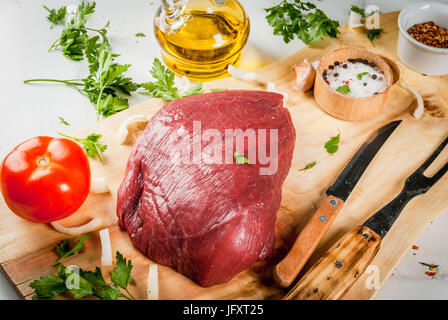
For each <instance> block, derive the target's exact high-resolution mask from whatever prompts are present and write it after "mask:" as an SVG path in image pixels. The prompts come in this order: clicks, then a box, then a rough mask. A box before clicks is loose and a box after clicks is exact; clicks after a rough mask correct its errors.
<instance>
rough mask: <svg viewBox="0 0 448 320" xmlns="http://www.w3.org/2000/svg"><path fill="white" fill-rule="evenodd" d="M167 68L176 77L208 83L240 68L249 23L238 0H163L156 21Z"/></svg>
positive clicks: (156, 28)
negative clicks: (229, 67)
mask: <svg viewBox="0 0 448 320" xmlns="http://www.w3.org/2000/svg"><path fill="white" fill-rule="evenodd" d="M154 27H155V28H154V29H155V34H156V38H157V40H158V41H159V43H160V45H161V46H162V57H163V61H164V62H165V64H166V65H167V66H168V67H169V68H170V69H171V70H172V71H173V72H174V73H176V74H177V75H179V76H184V75H185V76H187V77H188V78H190V79H192V80H200V81H208V80H213V79H217V78H220V77H223V76H226V75H227V66H228V65H229V64H233V65H235V66H236V65H238V63H239V62H240V59H241V50H242V49H243V47H244V46H245V44H246V41H247V37H248V35H249V29H250V27H249V19H248V17H247V16H246V13H245V11H244V8H243V7H242V6H241V4H240V3H239V2H238V1H236V0H162V6H161V7H160V9H159V11H158V12H157V14H156V18H155V26H154Z"/></svg>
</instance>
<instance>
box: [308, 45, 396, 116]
mask: <svg viewBox="0 0 448 320" xmlns="http://www.w3.org/2000/svg"><path fill="white" fill-rule="evenodd" d="M349 59H354V60H358V59H361V60H363V61H364V60H366V62H367V63H369V64H370V63H372V64H373V65H374V66H375V74H376V76H377V77H378V76H382V77H383V79H382V81H381V83H380V82H378V83H375V85H379V86H380V87H376V86H375V85H374V86H373V87H372V88H370V90H371V91H372V92H371V93H373V95H372V94H371V93H369V92H367V93H366V92H362V91H361V90H362V88H360V87H358V85H363V82H359V83H358V81H356V82H355V81H353V82H352V88H351V89H353V90H354V94H353V96H350V95H349V94H347V92H346V91H343V90H338V88H339V86H340V83H338V82H334V83H333V85H332V83H331V82H330V81H328V74H327V77H325V75H324V72H325V71H327V72H328V70H330V66H333V67H334V65H335V62H339V65H341V62H345V61H349ZM356 64H357V65H358V68H362V69H364V67H361V65H362V64H364V63H361V64H358V63H356ZM333 70H334V69H333ZM366 70H367V69H366ZM369 70H370V69H369ZM370 71H372V70H370ZM362 72H368V71H361V72H357V71H353V72H352V75H355V76H357V75H358V74H359V73H362ZM333 75H334V74H333ZM364 76H365V75H364ZM364 76H363V77H362V79H363V78H364ZM369 76H370V77H372V76H373V72H371V74H369ZM351 79H352V80H355V79H353V77H351ZM344 80H345V81H346V80H347V79H344ZM356 80H358V79H356ZM375 80H376V79H375ZM393 81H394V76H393V73H392V69H391V67H390V66H389V64H388V63H387V62H386V61H385V60H384V59H383V58H381V57H380V56H378V55H377V54H374V53H373V52H370V51H368V50H365V49H361V48H356V47H347V48H340V49H336V50H334V51H331V52H329V53H328V54H326V55H325V56H324V57H322V59H321V60H320V63H319V66H318V68H317V70H316V81H315V84H314V98H315V100H316V102H317V104H318V105H319V107H320V108H321V109H322V110H323V111H325V112H326V113H328V114H329V115H331V116H333V117H335V118H338V119H341V120H348V121H361V120H367V119H372V118H374V117H375V116H376V115H378V114H379V113H380V112H381V111H382V110H383V107H384V104H385V102H386V99H387V96H388V93H389V89H390V87H391V86H392V84H393ZM364 82H365V81H364ZM354 83H356V87H354V86H353V84H354ZM350 91H351V90H350Z"/></svg>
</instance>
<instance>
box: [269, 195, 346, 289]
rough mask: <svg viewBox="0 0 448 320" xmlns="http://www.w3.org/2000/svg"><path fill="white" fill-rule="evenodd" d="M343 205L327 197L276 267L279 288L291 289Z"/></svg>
mask: <svg viewBox="0 0 448 320" xmlns="http://www.w3.org/2000/svg"><path fill="white" fill-rule="evenodd" d="M343 205H344V201H342V200H341V199H339V198H336V197H334V196H329V197H327V199H326V200H325V202H324V203H323V204H322V206H321V207H320V208H319V210H317V211H316V213H315V214H314V215H313V217H312V218H311V219H310V221H309V222H308V223H307V225H306V226H305V228H304V229H303V230H302V232H301V233H300V234H299V236H298V237H297V239H296V241H295V242H294V245H293V246H292V248H291V250H290V251H289V253H288V255H287V256H286V257H285V258H284V259H283V260H282V261H280V263H278V264H277V265H276V266H275V269H274V279H275V281H276V282H277V284H278V285H279V286H281V287H289V286H290V285H291V284H292V282H293V281H294V279H295V278H296V277H297V275H298V274H299V272H300V270H302V268H303V266H304V265H305V263H306V262H307V261H308V259H309V257H310V256H311V254H312V253H313V252H314V250H315V249H316V247H317V245H318V244H319V242H320V240H321V239H322V237H323V236H324V235H325V233H326V232H327V230H328V228H329V227H330V225H331V224H332V223H333V221H334V219H335V218H336V215H337V214H338V212H339V211H340V210H341V209H342V207H343Z"/></svg>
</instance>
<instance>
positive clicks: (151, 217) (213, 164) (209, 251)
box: [117, 91, 295, 286]
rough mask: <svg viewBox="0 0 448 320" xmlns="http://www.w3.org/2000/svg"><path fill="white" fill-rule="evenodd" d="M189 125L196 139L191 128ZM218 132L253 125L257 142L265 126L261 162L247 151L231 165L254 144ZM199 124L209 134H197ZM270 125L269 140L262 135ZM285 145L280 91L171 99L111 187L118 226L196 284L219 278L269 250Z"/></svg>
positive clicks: (290, 144)
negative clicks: (120, 179) (119, 179)
mask: <svg viewBox="0 0 448 320" xmlns="http://www.w3.org/2000/svg"><path fill="white" fill-rule="evenodd" d="M198 124H200V127H201V130H202V131H200V132H201V133H202V139H201V135H199V136H198V135H195V134H193V133H194V132H193V131H194V130H195V126H196V129H197V127H198ZM226 129H227V130H229V129H232V130H236V129H241V130H242V131H243V132H249V131H250V130H252V129H253V130H254V131H255V132H256V136H257V139H258V140H257V141H258V144H260V143H259V142H260V136H261V135H262V134H263V132H265V133H266V132H267V134H266V139H265V141H266V147H265V149H266V150H263V151H266V155H270V156H271V160H270V162H269V164H266V159H265V160H263V161H264V162H263V161H258V158H257V160H255V161H254V160H253V158H251V157H249V159H248V160H249V163H245V162H247V161H245V158H244V157H242V158H239V161H238V163H237V161H236V159H237V157H238V156H239V155H241V156H245V157H246V158H248V155H249V154H250V152H251V150H252V151H253V150H254V149H253V148H254V147H253V145H250V144H249V142H248V141H249V139H246V140H245V143H244V144H243V145H241V144H240V145H238V143H237V138H235V136H232V135H230V136H226V135H225V133H226ZM259 129H261V130H259ZM263 129H265V130H264V131H263ZM207 131H208V132H209V133H210V132H211V133H213V136H214V139H212V138H210V136H204V132H207ZM275 131H277V140H278V141H275V139H274V140H271V138H275ZM195 132H197V131H195ZM220 135H221V136H222V137H220ZM229 137H230V138H229ZM190 138H191V139H190ZM273 141H274V142H273ZM187 142H188V143H187ZM294 143H295V129H294V127H293V124H292V121H291V117H290V114H289V112H288V110H287V109H285V108H284V107H283V96H282V95H279V94H276V93H270V92H264V91H221V92H214V93H207V94H202V95H197V96H192V97H188V98H183V99H179V100H176V101H174V102H171V103H169V104H167V105H165V106H164V107H163V108H162V109H161V110H160V111H159V112H158V113H157V114H156V115H155V116H154V117H153V118H152V119H151V121H150V122H149V123H148V126H147V127H146V129H145V131H144V132H143V133H142V135H141V136H140V137H139V139H138V140H137V142H136V144H135V145H134V147H133V150H132V152H131V155H130V158H129V161H128V164H127V168H126V173H125V176H124V180H123V182H122V184H121V186H120V188H119V190H118V200H117V214H118V218H119V226H120V227H121V228H122V229H124V230H127V232H128V234H129V237H130V238H131V240H132V243H133V244H134V245H135V246H136V247H137V248H138V249H139V250H141V251H142V252H143V253H144V254H146V255H147V256H148V257H149V258H150V259H152V260H154V261H156V262H158V263H161V264H164V265H167V266H172V267H175V268H176V269H177V270H178V271H179V272H180V273H182V274H184V275H186V276H188V277H190V278H191V279H193V280H195V281H197V282H198V283H199V284H200V285H202V286H212V285H215V284H219V283H224V282H227V281H229V280H230V279H232V278H233V277H234V276H235V275H236V274H238V273H239V272H241V271H243V270H244V269H246V268H248V267H249V266H250V265H251V264H252V263H254V262H255V261H257V260H263V259H266V258H267V257H268V256H269V255H270V254H271V252H272V249H273V246H274V224H275V219H276V213H277V210H278V208H279V206H280V201H281V188H282V184H283V181H284V179H285V178H286V175H287V174H288V171H289V168H290V165H291V160H292V155H293V149H294ZM274 144H276V145H274ZM229 146H230V147H229ZM258 147H259V149H261V147H260V146H258ZM198 148H199V149H198ZM213 148H214V149H213ZM212 149H213V150H215V151H210V150H212ZM231 149H234V150H231ZM276 149H277V150H276ZM180 150H183V152H181V151H180ZM185 150H186V151H185ZM195 150H196V151H195ZM197 150H199V153H198V151H197ZM216 150H218V151H216ZM271 151H272V152H271ZM235 152H238V154H237V153H235ZM198 155H199V157H198ZM215 155H216V158H213V156H215ZM190 156H191V157H190ZM220 156H221V158H222V159H221V162H220V161H219V158H220ZM258 156H259V154H258ZM187 158H190V160H188V159H187ZM185 159H187V160H185ZM198 159H199V160H198ZM210 159H212V160H210ZM229 159H230V161H231V163H226V161H227V162H228V161H229ZM241 159H242V160H241ZM260 159H261V158H260ZM246 160H247V159H246ZM275 162H277V163H276V164H277V165H275ZM268 167H270V168H271V170H270V171H269V170H266V169H267V168H268ZM263 168H264V169H265V172H264V173H263V174H262V173H261V172H262V170H261V169H263Z"/></svg>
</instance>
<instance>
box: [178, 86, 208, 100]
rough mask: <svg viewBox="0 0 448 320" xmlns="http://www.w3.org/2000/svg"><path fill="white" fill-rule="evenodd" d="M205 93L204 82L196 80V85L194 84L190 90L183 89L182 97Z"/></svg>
mask: <svg viewBox="0 0 448 320" xmlns="http://www.w3.org/2000/svg"><path fill="white" fill-rule="evenodd" d="M201 93H204V90H203V89H202V83H201V82H196V83H195V84H194V86H192V87H191V88H190V89H189V90H187V91H183V92H182V93H181V94H180V96H181V98H184V97H189V96H195V95H198V94H201Z"/></svg>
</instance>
